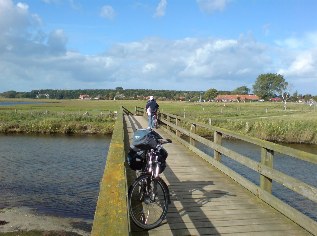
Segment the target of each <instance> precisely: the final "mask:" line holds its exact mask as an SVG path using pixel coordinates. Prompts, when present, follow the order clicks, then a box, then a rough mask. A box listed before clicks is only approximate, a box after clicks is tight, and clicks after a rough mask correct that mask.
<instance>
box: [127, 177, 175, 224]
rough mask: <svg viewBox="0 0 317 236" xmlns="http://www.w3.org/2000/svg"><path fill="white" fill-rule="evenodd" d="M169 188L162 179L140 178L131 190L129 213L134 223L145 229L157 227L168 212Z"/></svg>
mask: <svg viewBox="0 0 317 236" xmlns="http://www.w3.org/2000/svg"><path fill="white" fill-rule="evenodd" d="M168 194H169V192H168V188H167V186H166V184H165V182H163V180H162V179H160V178H156V179H154V178H152V177H151V176H150V175H141V176H140V177H138V178H137V179H136V180H135V181H134V182H133V184H132V185H131V187H130V189H129V211H130V216H131V219H132V221H133V222H134V223H135V224H136V225H137V226H139V227H141V228H143V229H147V230H149V229H153V228H155V227H157V226H158V225H159V224H160V223H161V222H162V221H163V220H164V219H165V217H166V214H167V210H168V199H169V196H168Z"/></svg>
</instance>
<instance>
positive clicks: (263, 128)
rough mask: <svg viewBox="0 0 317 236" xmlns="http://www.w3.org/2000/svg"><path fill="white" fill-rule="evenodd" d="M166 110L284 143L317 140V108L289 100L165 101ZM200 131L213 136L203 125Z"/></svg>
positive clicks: (313, 141)
mask: <svg viewBox="0 0 317 236" xmlns="http://www.w3.org/2000/svg"><path fill="white" fill-rule="evenodd" d="M163 109H164V112H167V113H172V114H177V115H179V116H181V117H185V118H187V119H190V120H194V121H198V122H201V123H205V124H209V125H212V126H217V127H222V128H225V129H228V130H233V131H237V132H239V133H242V134H247V135H250V136H253V137H257V138H261V139H265V140H269V141H274V142H285V143H310V144H317V108H316V106H309V105H307V104H298V103H288V104H287V109H286V110H285V109H284V107H283V104H282V103H270V102H265V103H261V102H257V103H226V104H224V103H196V104H193V103H192V104H191V103H178V105H177V106H175V104H174V103H166V104H165V106H164V108H163ZM198 133H199V134H201V135H205V136H210V135H211V132H210V131H207V130H203V129H200V130H198Z"/></svg>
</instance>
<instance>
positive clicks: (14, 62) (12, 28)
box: [0, 0, 317, 93]
mask: <svg viewBox="0 0 317 236" xmlns="http://www.w3.org/2000/svg"><path fill="white" fill-rule="evenodd" d="M39 19H40V18H39V17H35V15H34V14H32V13H31V12H30V9H29V8H28V7H27V5H23V4H22V5H20V4H13V1H11V0H0V30H1V36H0V61H1V63H0V71H1V73H0V84H1V87H0V92H3V91H8V90H16V91H30V90H32V89H40V88H42V89H46V88H51V89H76V88H83V89H88V88H115V87H118V86H121V87H124V88H152V89H176V90H207V89H209V88H216V89H218V90H233V89H235V88H237V87H239V86H243V85H246V86H247V87H249V88H252V85H253V84H254V82H255V80H256V78H257V76H258V75H259V74H262V73H281V74H283V75H284V76H285V79H286V81H287V82H289V83H290V84H294V85H295V86H294V88H295V89H296V90H298V92H300V93H302V91H304V92H305V91H316V86H315V84H316V81H317V60H316V58H317V32H310V33H307V34H306V35H304V36H302V37H300V38H298V37H297V38H296V37H292V38H287V39H280V40H278V42H279V43H276V44H275V45H267V44H264V43H261V42H258V41H257V40H255V39H254V38H253V37H252V35H241V36H239V37H238V38H212V37H206V38H194V37H187V38H181V39H178V40H167V39H164V38H159V37H157V38H154V37H151V38H144V39H141V40H138V41H134V42H126V43H116V44H113V45H112V46H110V47H109V49H108V50H107V51H105V52H104V53H101V54H99V55H83V54H81V53H78V52H74V51H70V50H69V49H68V48H67V42H68V36H67V35H66V33H65V31H64V30H63V29H54V30H52V31H51V32H45V31H43V30H42V29H41V28H40V27H41V25H40V24H39V23H36V22H39ZM290 42H296V43H290ZM314 86H315V89H314V90H313V87H314ZM311 93H312V92H311Z"/></svg>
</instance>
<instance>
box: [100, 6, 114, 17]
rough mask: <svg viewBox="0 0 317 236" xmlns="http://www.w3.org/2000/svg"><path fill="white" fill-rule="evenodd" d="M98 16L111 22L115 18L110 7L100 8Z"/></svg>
mask: <svg viewBox="0 0 317 236" xmlns="http://www.w3.org/2000/svg"><path fill="white" fill-rule="evenodd" d="M100 16H101V17H103V18H106V19H110V20H111V19H113V18H114V17H115V11H114V10H113V8H112V6H110V5H105V6H103V7H102V8H101V11H100Z"/></svg>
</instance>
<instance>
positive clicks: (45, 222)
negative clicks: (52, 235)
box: [0, 207, 93, 236]
mask: <svg viewBox="0 0 317 236" xmlns="http://www.w3.org/2000/svg"><path fill="white" fill-rule="evenodd" d="M92 222H93V221H92V220H85V219H79V218H63V217H56V216H49V215H39V214H37V213H36V211H34V210H32V209H30V208H27V207H14V208H4V209H0V235H5V233H12V232H19V235H23V234H20V233H21V232H28V231H40V232H48V231H54V232H62V233H63V235H65V236H66V235H68V234H70V235H74V234H77V235H82V236H89V235H90V231H91V227H92Z"/></svg>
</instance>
